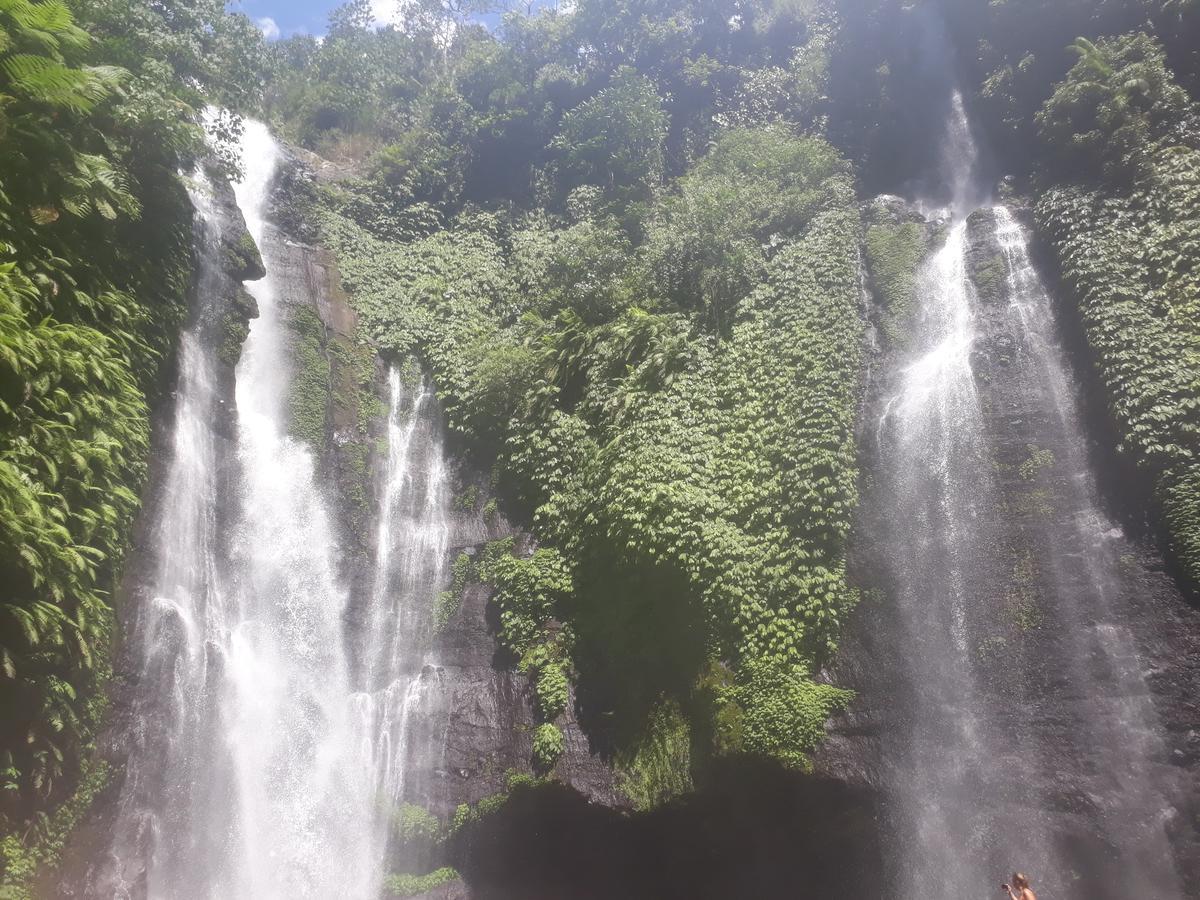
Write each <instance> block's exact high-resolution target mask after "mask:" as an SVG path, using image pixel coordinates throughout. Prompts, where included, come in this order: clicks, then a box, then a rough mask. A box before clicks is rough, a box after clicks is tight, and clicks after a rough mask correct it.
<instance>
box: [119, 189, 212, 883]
mask: <svg viewBox="0 0 1200 900" xmlns="http://www.w3.org/2000/svg"><path fill="white" fill-rule="evenodd" d="M210 191H211V186H210V185H209V184H208V182H207V180H206V179H205V178H204V176H203V175H202V174H200V173H198V174H197V175H196V176H195V177H194V178H193V179H192V181H191V186H190V188H189V193H190V195H191V198H192V202H193V204H194V206H195V208H196V212H197V216H196V221H197V227H196V244H197V247H198V251H199V253H198V256H199V268H198V277H197V285H196V294H197V296H198V297H199V305H200V307H201V309H200V310H198V313H202V312H203V311H204V308H205V305H206V303H207V302H208V301H209V299H210V298H211V297H212V296H213V295H215V293H216V291H217V285H218V282H219V278H220V260H219V253H220V229H219V223H218V220H217V217H216V215H215V212H214V209H213V205H212V202H211V194H210ZM198 318H199V316H198ZM201 331H202V329H201V328H200V327H199V325H192V326H191V327H189V328H188V329H187V330H186V331H185V332H184V333H183V335H182V338H181V341H180V352H179V371H178V376H177V379H176V390H175V411H174V419H173V422H172V427H171V435H172V440H171V443H170V445H169V449H170V453H171V458H170V462H169V463H168V465H167V467H166V471H165V474H164V476H163V479H162V480H163V486H162V489H161V492H160V493H159V495H158V496H157V498H155V502H154V504H153V516H154V525H153V528H152V530H151V537H152V541H153V551H152V554H151V555H152V572H153V574H152V575H150V576H149V579H148V580H149V584H148V585H147V587H148V592H147V593H145V594H143V597H142V600H143V602H142V604H141V605H140V607H139V608H138V609H137V610H136V618H135V620H134V624H133V631H134V637H133V642H134V644H135V645H136V647H137V648H138V653H139V657H140V660H141V686H142V689H141V690H140V692H139V693H138V695H137V696H136V698H135V701H134V703H133V709H132V713H133V715H132V731H131V735H130V738H131V743H132V747H131V750H130V753H129V758H128V762H127V765H126V774H125V783H124V787H123V791H122V795H121V798H120V802H119V808H118V816H117V822H116V827H115V829H114V835H113V859H112V860H110V861H109V868H108V870H107V871H106V872H105V873H104V874H103V875H102V876H101V880H102V881H103V884H102V886H101V890H102V891H103V892H105V893H107V894H108V895H109V896H117V897H125V896H129V895H130V894H131V893H133V892H135V891H138V890H139V885H141V886H143V887H145V886H149V887H150V889H151V890H152V891H154V890H155V886H156V885H161V884H162V882H163V881H165V880H169V879H170V876H168V875H166V874H165V873H167V872H170V871H178V870H179V869H180V868H181V867H184V866H186V862H185V861H184V859H185V857H186V855H187V854H188V848H187V846H186V843H188V842H187V841H182V840H175V839H174V836H176V835H181V834H187V833H192V832H193V831H194V829H195V828H196V825H197V822H196V818H197V815H196V813H197V811H198V810H199V808H200V807H202V806H203V805H204V804H205V803H206V796H205V794H204V792H203V791H202V790H198V786H197V785H196V783H195V780H194V773H195V772H197V770H198V768H199V767H201V766H202V765H203V757H202V754H201V753H200V752H199V751H200V750H201V748H200V747H198V746H197V744H196V741H195V739H194V738H195V735H196V734H197V733H198V732H200V731H203V730H204V729H205V728H206V720H207V719H208V717H209V715H210V714H211V705H210V704H211V703H212V700H213V698H212V695H211V692H210V690H209V687H210V676H213V675H214V672H215V671H219V660H217V659H215V658H214V655H213V653H211V652H210V651H211V650H213V649H214V647H215V645H214V644H212V643H210V642H211V641H213V640H214V639H217V638H218V636H219V634H220V631H221V628H222V623H223V621H224V618H225V616H224V611H223V605H224V597H225V588H224V586H223V585H222V583H221V579H220V566H219V563H218V554H219V547H218V545H219V541H218V537H217V468H218V466H217V453H216V444H217V439H216V435H215V434H214V427H215V419H216V415H217V409H216V386H215V372H214V359H213V351H212V348H211V347H210V346H207V342H206V341H205V340H204V336H203V335H202V333H201ZM214 677H215V676H214ZM146 848H149V850H148V852H149V853H150V854H151V857H150V860H149V861H148V865H149V868H150V871H149V872H148V873H146V874H144V875H143V874H141V872H142V862H141V856H142V854H143V853H144V852H147V850H146ZM160 893H161V892H160Z"/></svg>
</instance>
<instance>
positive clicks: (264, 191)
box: [208, 122, 378, 897]
mask: <svg viewBox="0 0 1200 900" xmlns="http://www.w3.org/2000/svg"><path fill="white" fill-rule="evenodd" d="M242 151H243V153H242V157H243V160H244V163H245V166H246V177H245V179H244V180H243V181H242V182H241V183H240V184H238V185H236V186H235V189H234V190H235V194H236V195H237V200H238V205H239V206H240V207H241V209H242V212H243V214H244V215H245V216H246V225H247V228H248V229H249V231H250V233H251V235H252V236H253V237H254V239H255V241H256V242H257V243H258V244H259V246H260V247H263V248H264V250H265V251H266V252H265V253H264V258H265V260H266V266H267V275H266V277H265V278H263V279H262V280H260V281H258V282H254V283H253V284H252V285H251V286H250V291H251V293H252V294H253V295H254V297H255V299H256V300H257V301H258V306H259V317H258V319H256V320H255V321H254V322H253V323H252V325H251V328H250V335H249V337H248V338H247V339H246V343H245V345H244V347H243V349H242V357H241V361H240V362H239V364H238V368H237V414H238V458H239V461H240V463H241V466H242V471H243V473H244V475H243V485H242V492H241V494H242V496H241V508H242V511H243V522H242V525H241V527H240V529H239V533H238V537H237V540H236V547H235V550H234V553H233V558H234V566H235V569H236V570H237V571H238V572H239V574H240V579H239V585H238V590H237V603H236V607H235V608H236V610H237V617H236V619H234V620H233V621H230V622H228V623H226V628H227V637H226V641H227V645H226V648H225V650H224V664H225V673H224V674H225V684H224V691H223V695H222V702H221V710H220V717H219V718H220V724H221V726H222V733H221V735H220V738H221V741H222V743H223V744H224V745H225V747H226V749H227V752H228V753H229V756H230V758H231V760H232V764H233V773H232V774H233V785H234V790H233V797H232V801H233V810H232V822H231V823H230V826H229V827H230V828H231V831H232V834H231V836H230V847H229V858H228V864H227V865H224V866H221V867H219V868H218V869H217V870H216V871H214V872H212V874H211V875H210V876H209V877H212V878H214V881H213V883H212V888H215V890H213V889H209V890H208V893H209V894H210V895H217V894H219V895H222V896H239V897H251V896H253V897H296V896H311V897H332V896H334V895H345V896H350V897H367V896H370V895H371V894H372V891H373V889H374V887H375V885H377V883H378V860H377V859H375V858H373V856H372V850H373V846H374V845H373V842H372V840H371V837H372V831H373V829H372V824H371V823H372V821H373V818H374V815H373V814H374V802H373V801H374V798H373V795H372V791H371V788H370V784H369V781H368V779H367V778H366V777H365V772H364V771H363V769H362V766H361V765H360V764H359V760H358V756H357V754H358V750H359V742H358V741H357V740H356V734H355V723H354V718H353V716H352V715H351V710H350V705H349V703H348V698H349V696H350V690H351V687H350V670H349V666H350V661H349V659H348V654H347V649H346V641H345V637H344V634H343V626H342V614H343V612H344V610H345V607H346V603H347V599H348V598H347V592H346V590H345V588H344V587H343V585H342V584H341V583H340V582H339V579H338V576H337V572H336V568H335V563H334V539H333V533H332V526H331V523H330V520H329V514H328V512H327V510H326V509H325V506H324V501H323V498H322V496H321V493H320V491H319V490H318V487H317V484H316V480H315V474H316V473H315V463H314V460H313V457H312V453H311V451H310V450H309V449H308V448H307V446H305V445H304V444H303V443H301V442H299V441H296V440H295V439H293V438H291V437H289V436H288V434H287V427H286V419H285V415H286V413H285V409H286V407H285V400H286V389H287V381H286V373H287V372H288V371H289V367H288V365H287V360H288V356H287V344H286V342H285V338H284V334H283V327H284V326H283V321H282V309H281V302H280V299H279V297H278V296H277V288H276V285H275V283H274V280H273V278H272V271H271V270H272V266H271V259H270V256H271V254H270V243H269V242H267V241H265V240H264V238H265V237H266V222H265V218H264V217H265V210H266V205H267V197H268V189H269V187H270V184H271V180H272V178H273V176H274V170H275V166H276V164H277V160H278V156H279V150H278V147H277V146H276V144H275V142H274V140H273V138H272V137H271V135H270V134H269V132H268V131H267V129H266V127H265V126H263V125H261V124H259V123H256V122H248V123H246V129H245V137H244V139H243V147H242Z"/></svg>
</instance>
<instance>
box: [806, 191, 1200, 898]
mask: <svg viewBox="0 0 1200 900" xmlns="http://www.w3.org/2000/svg"><path fill="white" fill-rule="evenodd" d="M1000 215H1001V213H998V212H996V211H993V210H981V211H978V212H976V213H974V214H973V215H972V216H971V217H970V218H969V219H968V221H967V224H966V238H965V240H966V245H965V254H964V256H965V267H966V270H967V275H968V277H969V280H970V283H971V286H972V290H973V296H972V304H973V316H974V322H973V331H974V339H973V341H972V342H971V345H970V369H971V373H972V381H973V390H974V393H975V402H976V403H977V404H978V426H977V427H978V435H977V436H976V437H977V440H976V441H975V442H974V443H973V444H972V446H974V447H975V448H976V451H973V452H978V453H980V454H982V456H981V457H980V459H979V460H978V470H979V471H978V477H977V478H976V479H975V480H974V481H973V484H974V485H975V487H974V488H973V493H974V495H975V496H974V497H973V498H972V501H971V502H972V504H973V506H974V513H973V515H974V518H973V520H972V521H973V523H974V524H972V525H970V526H969V527H970V529H971V530H972V531H975V532H976V533H977V535H978V536H985V537H984V538H983V539H981V540H980V541H978V542H977V548H976V549H977V551H978V552H975V553H973V555H971V556H970V558H967V559H958V560H954V561H953V562H952V563H948V565H951V566H952V568H953V569H954V570H955V571H958V572H959V573H960V574H961V579H962V584H961V591H962V595H963V596H964V598H965V599H966V604H965V618H964V621H963V622H962V625H961V628H962V640H963V642H964V645H965V647H966V654H967V656H968V658H969V674H968V676H967V677H969V678H970V679H971V681H972V682H973V683H974V688H973V692H974V694H973V696H974V705H975V709H974V713H975V722H976V727H977V728H978V729H980V733H981V734H982V735H985V737H984V738H982V739H983V740H985V741H986V740H987V738H986V735H988V734H991V735H995V736H996V740H995V746H996V751H995V753H994V754H993V755H992V756H991V757H990V758H989V760H988V761H987V763H986V765H984V766H983V768H982V775H981V776H980V777H979V778H978V781H977V782H973V781H968V782H967V783H964V784H961V785H959V787H958V788H957V790H959V791H960V793H961V795H962V796H968V797H974V798H975V801H974V802H975V805H976V806H977V807H978V808H979V809H980V810H982V811H986V810H994V815H995V818H996V819H998V820H1000V819H1003V818H1004V817H1011V818H1012V819H1013V820H1014V821H1016V822H1023V823H1024V825H1023V827H1024V828H1026V829H1027V831H1028V833H1029V834H1039V835H1043V836H1044V839H1043V841H1042V843H1043V844H1044V845H1045V848H1046V849H1045V851H1044V857H1043V859H1044V860H1045V861H1046V862H1045V863H1044V865H1045V866H1046V867H1048V868H1049V869H1050V870H1049V871H1039V872H1035V873H1033V874H1034V875H1035V878H1036V880H1037V881H1038V885H1035V886H1038V888H1039V892H1042V891H1041V888H1042V887H1045V888H1046V889H1047V890H1046V892H1051V891H1052V892H1053V893H1054V894H1055V895H1056V896H1063V897H1072V898H1073V897H1085V896H1086V897H1102V898H1114V900H1115V898H1118V897H1125V896H1132V895H1138V896H1151V895H1153V896H1164V897H1168V896H1170V897H1178V896H1189V895H1191V893H1189V892H1194V890H1195V889H1196V887H1197V886H1198V885H1200V865H1198V863H1200V842H1198V840H1197V834H1196V828H1195V823H1196V821H1197V810H1198V809H1200V806H1198V786H1200V778H1198V775H1200V773H1198V772H1197V770H1196V766H1197V752H1196V745H1197V729H1196V725H1195V723H1196V722H1197V721H1200V716H1198V713H1200V710H1198V709H1197V697H1200V667H1198V666H1197V664H1196V659H1197V653H1198V651H1200V616H1198V614H1197V610H1196V609H1195V607H1194V606H1193V605H1192V604H1191V603H1189V601H1188V600H1187V599H1186V598H1185V597H1184V596H1182V595H1181V592H1180V590H1179V588H1178V586H1177V585H1176V583H1175V582H1174V581H1173V580H1172V578H1171V577H1170V576H1169V574H1168V573H1167V572H1166V571H1165V570H1164V566H1163V562H1162V558H1161V555H1160V554H1159V553H1158V551H1157V549H1156V548H1155V546H1154V545H1153V542H1152V541H1151V540H1150V539H1149V538H1148V535H1147V531H1146V530H1145V529H1144V528H1143V527H1141V524H1142V523H1141V522H1139V521H1138V520H1137V519H1130V518H1123V517H1122V516H1121V515H1120V510H1119V509H1118V508H1117V507H1115V506H1114V505H1113V504H1112V503H1110V502H1109V501H1110V494H1109V493H1108V491H1109V487H1110V483H1109V482H1110V481H1111V478H1112V470H1111V468H1110V467H1109V466H1108V465H1107V462H1106V460H1107V458H1108V457H1107V455H1106V453H1104V452H1101V449H1102V448H1098V447H1097V446H1096V441H1095V440H1094V439H1092V438H1091V437H1089V431H1088V429H1087V428H1086V426H1087V424H1089V423H1088V422H1087V421H1086V420H1084V419H1083V418H1082V417H1081V415H1080V413H1079V408H1080V400H1081V398H1080V396H1079V394H1080V388H1079V384H1080V378H1079V375H1078V374H1077V372H1076V369H1075V367H1074V364H1073V363H1074V361H1073V358H1072V355H1071V352H1070V351H1071V346H1070V345H1069V344H1067V345H1066V346H1065V347H1064V338H1063V332H1062V329H1061V328H1059V327H1058V323H1057V322H1056V320H1055V310H1054V308H1053V306H1052V305H1051V304H1050V302H1049V299H1048V298H1046V297H1045V296H1044V294H1043V296H1042V297H1041V299H1040V300H1039V299H1038V298H1037V297H1035V296H1033V295H1032V294H1030V293H1029V291H1030V290H1032V289H1031V288H1030V285H1029V284H1028V283H1026V282H1023V281H1022V279H1023V278H1027V277H1028V274H1029V273H1027V272H1023V269H1022V266H1023V265H1025V264H1026V263H1027V262H1028V260H1025V261H1022V260H1020V259H1018V258H1016V256H1014V248H1013V245H1012V243H1011V241H1009V240H1008V239H1006V238H1004V235H1005V234H1006V233H1007V234H1009V235H1011V228H1012V227H1013V221H1015V223H1017V224H1019V223H1020V222H1021V221H1022V218H1023V213H1022V212H1021V211H1020V210H1019V209H1018V210H1016V211H1015V212H1014V214H1013V216H1014V218H1013V220H1003V221H1002V220H1001V219H1000V218H999V217H1000ZM898 220H899V218H898V216H895V215H893V221H898ZM1006 222H1007V224H1006ZM1006 228H1008V229H1010V231H1009V232H1006V231H1005V229H1006ZM942 240H943V238H942V237H941V236H940V235H938V234H937V233H936V232H934V233H933V235H932V238H931V243H930V245H929V247H930V250H936V249H937V248H938V247H939V246H940V244H941V242H942ZM873 302H874V304H875V306H876V308H875V310H874V315H875V317H876V320H877V321H879V320H881V319H882V318H883V317H884V316H885V315H886V309H883V308H881V304H880V302H879V299H878V297H877V296H876V298H875V300H874V301H873ZM1058 312H1059V314H1060V318H1061V310H1060V311H1058ZM908 327H909V328H910V329H916V328H919V327H921V325H920V322H919V320H912V321H910V322H909V323H908ZM910 333H915V332H910ZM903 347H904V343H903V341H900V342H897V343H896V344H895V345H892V344H889V343H887V342H882V343H881V346H880V348H879V349H878V351H877V353H876V357H875V361H874V363H873V367H872V377H871V383H870V386H869V387H868V394H867V398H866V402H865V407H864V414H863V433H862V435H861V443H860V447H861V452H862V455H863V471H864V484H863V502H862V507H861V509H860V513H859V517H858V521H857V523H856V530H855V538H854V542H853V548H852V554H851V570H852V577H853V578H854V580H855V582H856V583H857V584H858V585H859V586H860V587H861V588H862V589H863V600H862V603H861V604H860V606H859V608H858V609H857V610H856V611H855V614H854V616H853V619H852V621H851V623H850V625H849V626H848V628H847V630H846V633H845V637H844V639H843V642H842V648H841V652H840V654H839V658H838V660H837V661H836V663H835V665H834V667H833V672H832V673H831V674H832V677H833V678H834V680H835V681H837V682H838V683H840V684H845V685H847V686H850V687H854V688H856V689H857V690H858V691H859V696H858V699H857V700H856V702H855V703H854V704H853V705H852V707H851V709H850V710H849V711H848V712H847V713H846V714H845V715H842V716H840V717H838V718H837V719H836V720H835V721H834V722H833V723H832V724H833V727H832V731H831V737H830V739H829V741H828V742H827V743H826V745H825V747H824V748H822V750H821V752H820V753H819V755H818V759H817V765H818V769H819V770H820V771H822V772H825V773H828V774H830V775H831V776H833V777H838V778H842V779H845V780H847V781H849V782H851V783H857V784H863V785H866V786H870V787H873V788H875V789H877V790H878V791H879V792H880V793H881V794H882V795H883V797H884V798H885V799H884V808H885V809H887V808H888V803H890V802H891V801H890V800H888V799H887V798H888V796H889V785H888V778H889V775H888V773H889V771H891V769H892V767H893V764H894V763H893V755H894V754H895V753H896V752H897V751H896V748H897V747H898V746H900V747H904V746H907V745H908V744H909V742H910V739H908V738H905V737H903V736H904V735H905V734H906V733H907V732H908V730H909V729H910V726H911V723H912V721H914V720H915V711H916V710H919V709H921V704H928V703H930V702H933V700H932V698H933V697H934V696H940V695H936V692H935V688H934V686H933V685H930V684H922V683H914V682H913V680H912V678H911V676H910V674H909V673H910V672H911V671H912V667H911V665H910V664H909V661H908V659H907V658H906V657H908V656H911V655H912V654H914V653H928V652H933V653H935V654H940V653H946V654H947V655H948V654H949V653H950V648H948V647H947V648H945V649H944V650H942V651H939V650H937V649H936V648H935V649H932V650H931V649H930V648H928V647H925V646H924V645H923V643H922V638H921V636H920V634H915V635H914V634H913V632H912V631H911V622H909V621H907V620H906V619H905V618H904V617H903V616H902V615H901V612H900V608H899V606H898V603H897V600H896V595H895V590H896V587H897V584H898V579H899V578H901V577H903V575H902V573H903V572H904V571H905V570H906V567H907V566H908V563H909V561H908V560H905V559H903V558H898V557H897V555H896V552H895V548H894V547H892V546H890V545H889V540H890V537H889V536H891V535H894V534H895V532H896V528H898V527H902V526H903V523H900V522H897V521H895V514H894V513H895V511H894V508H892V507H894V503H892V499H891V498H890V497H889V495H887V494H886V493H882V492H881V483H882V482H883V480H884V473H886V472H887V471H888V467H889V466H891V465H893V463H894V459H893V454H894V453H895V452H896V451H895V449H894V447H893V446H892V445H889V444H888V443H887V442H886V441H882V440H881V439H880V432H881V426H880V420H881V418H882V417H883V416H884V414H885V411H886V409H887V404H888V402H889V400H891V399H892V398H893V397H894V396H895V392H896V390H897V388H896V386H895V381H894V379H895V378H896V377H897V374H896V373H898V372H901V371H902V370H903V369H904V367H905V366H906V365H908V364H909V359H910V357H909V356H908V355H906V353H905V352H904V349H903ZM1142 510H1143V515H1144V510H1145V501H1144V498H1143V500H1142ZM909 525H910V526H911V525H912V523H911V522H910V523H909ZM935 533H936V532H935ZM931 585H933V586H935V587H936V582H931ZM928 609H929V612H928V616H929V617H930V618H928V620H927V623H926V626H925V627H926V628H935V627H937V623H936V597H935V595H934V594H933V593H930V594H929V595H928ZM906 635H907V637H906ZM963 777H964V776H963V775H962V774H961V773H959V774H956V773H952V772H947V774H946V775H945V778H946V779H950V780H955V779H962V778H963ZM966 777H967V778H970V777H971V776H969V775H968V776H966ZM930 802H937V798H935V797H931V798H930ZM889 818H890V817H889V816H885V817H884V819H883V820H882V824H883V830H884V837H883V841H884V843H885V845H894V844H895V842H896V841H897V839H898V836H897V835H896V834H895V833H894V831H892V832H891V833H889V829H890V828H893V826H890V825H889ZM1163 832H1165V835H1166V842H1167V843H1166V844H1165V845H1164V844H1163V842H1162V839H1161V838H1159V839H1158V842H1157V843H1156V842H1155V840H1154V839H1151V838H1148V837H1147V835H1151V834H1154V833H1158V834H1160V835H1161V834H1162V833H1163ZM901 837H902V836H901ZM1009 838H1010V835H1008V834H1005V833H1001V834H998V835H996V836H994V839H992V840H990V841H989V844H990V845H994V846H989V847H987V848H979V851H978V852H979V853H980V854H983V855H986V856H987V858H988V859H989V861H990V858H991V855H992V854H994V855H995V856H996V860H995V862H994V865H993V866H991V867H994V868H997V869H998V871H1007V869H1006V867H1010V866H1013V865H1026V863H1024V862H1022V861H1021V860H1022V859H1023V858H1024V854H1025V853H1026V851H1025V850H1023V849H1022V847H1021V842H1020V840H1019V839H1015V838H1014V839H1012V840H1009ZM961 843H962V848H963V851H962V852H964V853H972V852H975V851H972V850H971V849H970V838H969V835H965V834H964V835H962V841H961ZM1164 847H1165V848H1166V849H1165V855H1167V856H1169V857H1170V858H1169V859H1164V858H1163V857H1164V849H1163V848H1164ZM1030 855H1032V853H1031V854H1030ZM885 857H892V858H894V857H895V850H894V848H893V849H890V850H887V851H886V852H885ZM1029 865H1030V867H1032V865H1033V864H1032V863H1030V864H1029ZM1172 869H1174V870H1175V872H1176V873H1177V875H1178V878H1177V882H1176V883H1174V884H1173V883H1172V881H1173V877H1172V875H1171V874H1170V873H1171V870H1172ZM1148 886H1149V887H1148ZM1147 890H1148V891H1149V893H1147ZM1181 892H1182V893H1181ZM885 896H891V894H889V893H887V891H885Z"/></svg>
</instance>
